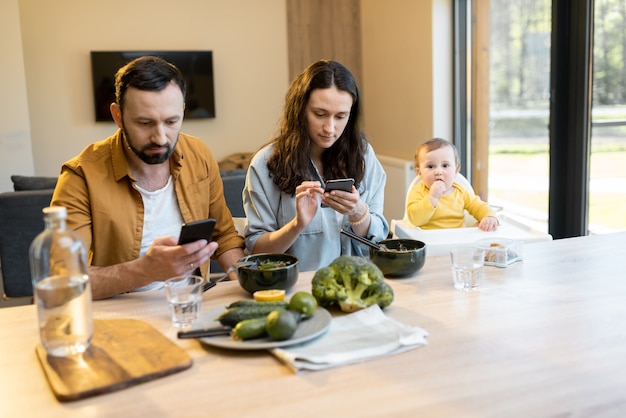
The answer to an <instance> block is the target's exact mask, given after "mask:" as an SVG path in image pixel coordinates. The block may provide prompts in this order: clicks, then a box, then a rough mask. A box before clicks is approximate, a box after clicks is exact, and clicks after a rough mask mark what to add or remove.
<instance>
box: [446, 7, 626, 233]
mask: <svg viewBox="0 0 626 418" xmlns="http://www.w3.org/2000/svg"><path fill="white" fill-rule="evenodd" d="M458 3H459V4H466V5H467V9H466V10H467V11H468V13H469V11H470V10H471V13H473V19H471V21H472V22H473V24H471V25H468V28H467V33H468V38H469V39H471V42H468V43H467V44H470V45H471V46H470V47H468V54H469V55H471V59H470V61H471V64H468V65H467V66H466V68H467V70H468V71H472V73H473V76H472V77H467V78H465V79H463V78H459V80H469V81H468V82H469V83H471V84H472V85H471V86H467V87H465V88H464V89H461V90H460V91H463V90H466V91H467V92H468V93H467V94H469V95H471V97H472V100H471V101H470V102H471V103H473V104H474V106H475V107H474V108H473V109H469V111H468V114H471V115H472V118H471V119H470V122H469V123H470V126H471V127H472V128H471V129H469V128H468V129H467V130H466V132H468V135H467V137H466V138H465V140H464V138H460V139H459V138H457V141H460V142H461V143H465V144H468V145H467V146H468V148H469V149H471V150H472V151H471V152H469V153H468V155H470V157H471V161H472V164H471V167H472V172H471V173H469V174H470V177H471V178H472V182H473V183H474V186H475V188H476V189H478V190H481V191H482V192H481V195H482V197H483V198H485V199H487V200H488V201H489V203H490V204H492V205H495V206H499V207H502V208H503V213H504V214H505V215H507V216H510V217H512V218H514V219H516V220H518V221H520V222H523V223H525V224H526V225H528V226H530V227H533V228H535V229H538V230H541V231H544V232H552V231H551V230H550V228H551V226H550V225H551V224H552V228H553V229H555V230H557V231H559V230H560V229H559V225H557V226H556V227H555V224H557V223H558V221H560V220H561V218H562V217H568V216H573V217H576V216H578V217H579V218H584V219H583V221H581V224H584V225H586V227H585V228H582V229H581V231H582V233H604V232H612V231H616V230H625V229H626V217H625V216H624V215H623V209H622V208H623V207H625V206H626V67H625V61H626V52H625V49H626V2H624V0H595V1H593V0H573V3H577V6H572V3H565V2H561V4H560V5H558V4H557V3H558V2H557V1H555V2H554V3H555V4H557V7H556V8H555V4H553V1H551V0H490V2H489V1H485V2H483V0H478V1H477V0H474V2H473V3H472V2H471V1H467V2H465V1H460V0H459V1H458ZM486 4H487V6H486ZM581 5H583V6H589V5H593V8H590V9H589V10H587V11H586V12H585V13H583V14H582V15H583V17H590V15H593V16H595V20H593V25H591V26H592V27H593V53H592V54H591V53H590V54H589V59H588V62H586V63H584V65H583V66H582V68H583V70H584V69H585V65H586V68H593V73H592V74H591V75H590V76H591V77H592V80H593V88H592V89H590V90H592V94H591V98H592V107H591V108H592V109H593V111H592V112H591V114H590V115H589V116H588V117H589V120H590V124H589V125H590V127H591V128H590V129H588V130H585V129H586V128H585V126H586V125H585V124H582V129H580V126H579V127H578V128H572V129H569V128H568V129H569V130H568V129H566V130H563V131H561V130H560V127H561V126H562V125H568V126H569V125H570V124H571V125H572V126H574V125H575V124H576V122H578V121H579V120H578V119H577V118H578V117H579V114H578V113H575V112H579V111H580V112H581V113H583V114H584V112H588V111H589V110H591V109H589V107H588V106H587V109H586V110H585V109H582V107H585V106H582V105H583V104H585V103H584V102H585V100H584V97H585V96H584V94H583V95H580V96H579V98H578V100H580V103H581V106H579V107H580V108H581V109H578V108H576V109H573V106H572V103H563V102H564V101H567V100H569V98H564V97H563V95H558V96H557V95H555V97H551V95H552V94H553V92H554V91H555V90H554V89H555V88H556V87H558V85H557V84H558V83H559V81H560V80H559V77H556V81H555V77H553V76H554V74H552V75H551V69H554V68H555V66H554V65H553V64H554V63H551V60H554V58H553V57H554V56H555V52H558V51H552V50H551V47H552V42H554V39H566V42H570V43H571V45H575V46H576V48H581V49H582V50H583V51H581V55H582V54H583V53H584V46H585V44H584V42H579V39H581V38H579V37H577V36H573V35H572V33H567V37H562V36H563V34H554V33H552V30H553V27H557V28H559V29H560V28H563V27H564V26H565V24H566V23H567V24H570V23H571V22H565V23H564V22H563V14H561V15H559V16H556V17H555V18H559V19H561V21H560V22H559V25H553V16H552V13H553V10H559V11H561V10H562V9H563V8H568V7H572V8H574V7H578V8H579V9H580V6H581ZM565 15H566V16H567V15H568V14H567V13H565ZM574 24H579V23H578V22H574ZM485 25H487V27H488V28H489V30H488V31H486V30H484V28H485ZM580 25H581V26H584V24H583V23H580ZM457 29H459V26H457ZM570 30H571V29H570ZM559 36H561V38H559ZM461 39H463V38H462V37H461ZM588 39H591V37H589V38H588ZM583 40H584V39H583ZM589 44H591V42H588V43H587V45H589ZM484 51H488V53H484ZM461 54H462V51H461ZM556 56H558V57H559V59H561V57H560V56H559V55H558V54H557V55H556ZM570 58H571V54H570V55H566V56H564V57H563V60H565V59H570ZM592 58H593V62H592V61H591V60H592ZM559 64H560V65H561V67H559V66H556V68H561V69H562V68H564V67H563V66H562V65H563V63H562V62H559ZM565 68H568V67H567V66H566V67H565ZM572 71H573V72H574V71H576V70H575V69H572ZM561 74H563V71H561ZM563 76H564V77H565V78H567V77H569V76H570V75H569V74H563ZM581 78H584V77H581ZM581 78H575V77H572V78H571V79H568V82H570V83H572V84H573V85H575V86H576V87H575V89H577V90H576V93H577V92H579V91H582V92H583V93H584V90H585V86H584V85H580V84H582V83H580V79H581ZM575 83H579V84H575ZM572 84H570V87H569V88H570V89H571V88H572V87H571V85H572ZM555 86H556V87H555ZM557 91H558V90H557ZM580 97H582V100H581V99H580ZM458 99H459V97H457V100H458ZM551 99H553V101H561V103H557V107H556V109H558V112H557V113H558V115H556V117H558V118H557V119H555V115H554V114H553V115H552V116H551V109H552V113H554V109H555V107H554V106H555V104H554V103H551ZM572 102H573V103H578V102H574V101H572ZM480 103H486V104H487V105H488V107H489V111H488V112H480V111H479V109H477V108H476V106H477V105H478V104H480ZM576 106H577V105H576ZM563 110H565V111H563ZM460 116H461V115H457V117H456V120H457V123H458V122H459V120H461V121H462V117H460ZM551 127H552V129H551ZM555 127H557V128H559V129H555ZM551 130H552V132H551ZM456 132H457V133H459V132H465V131H464V130H463V129H460V130H458V129H457V131H456ZM572 132H573V133H574V135H572ZM551 135H552V137H551ZM559 135H560V137H557V138H555V136H559ZM573 136H579V138H575V139H571V141H570V137H573ZM555 144H556V145H557V146H555ZM589 144H590V145H591V146H590V147H589V148H590V150H587V148H588V145H589ZM551 148H553V149H552V150H551ZM568 148H576V149H577V150H578V151H579V152H578V155H579V156H580V161H578V160H576V159H575V158H571V157H570V155H569V154H568V153H567V152H563V150H566V151H568ZM555 150H556V151H555ZM551 151H552V153H553V154H552V156H551V154H550V152H551ZM573 154H576V153H573ZM551 158H552V160H551ZM555 159H556V162H559V163H560V162H561V161H565V164H566V165H567V164H572V161H577V162H575V164H580V170H578V171H577V167H574V168H573V171H574V172H575V173H578V172H584V173H588V176H586V175H583V176H582V178H579V179H577V180H575V179H572V181H571V182H568V179H559V181H560V183H559V182H556V184H562V185H563V187H558V188H566V189H567V190H565V191H563V190H560V191H559V190H554V189H556V188H555V186H554V184H555V182H554V181H551V179H550V175H551V173H552V176H553V180H554V176H555V174H554V173H555V172H556V173H559V174H558V175H559V176H565V175H563V174H560V173H561V172H562V171H559V170H558V169H555V167H552V169H551V167H550V166H551V164H552V165H553V166H556V165H559V164H555ZM587 167H588V168H589V170H588V171H587ZM569 169H570V170H572V168H571V167H570V168H569ZM563 172H565V171H563ZM580 183H586V185H585V187H581V188H580V190H581V192H580V196H578V195H576V193H574V192H577V191H579V186H580ZM551 187H552V189H553V190H552V192H551V190H550V188H551ZM570 192H572V193H570ZM563 195H564V196H566V197H568V196H570V195H574V196H577V197H576V199H575V202H574V203H575V204H571V202H567V203H563V205H562V206H561V207H560V208H558V209H559V210H557V211H555V209H554V206H558V205H560V204H561V203H562V201H563V199H562V198H561V196H563ZM555 202H556V203H555ZM551 205H552V206H553V208H552V209H551V208H550V206H551ZM575 205H580V206H583V208H582V209H580V210H573V209H572V208H571V207H572V206H575ZM550 217H552V218H553V219H552V221H551V220H550ZM555 235H558V234H555ZM558 237H559V236H557V238H558Z"/></svg>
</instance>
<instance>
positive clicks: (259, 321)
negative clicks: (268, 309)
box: [232, 316, 266, 340]
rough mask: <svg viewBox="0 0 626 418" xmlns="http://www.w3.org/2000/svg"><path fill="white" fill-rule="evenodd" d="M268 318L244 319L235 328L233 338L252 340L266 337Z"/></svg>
mask: <svg viewBox="0 0 626 418" xmlns="http://www.w3.org/2000/svg"><path fill="white" fill-rule="evenodd" d="M265 322H266V317H265V316H261V317H259V318H251V319H244V320H243V321H239V322H238V323H237V325H235V328H233V331H232V336H233V338H235V339H236V340H251V339H253V338H259V337H262V336H264V335H265V333H266V331H265Z"/></svg>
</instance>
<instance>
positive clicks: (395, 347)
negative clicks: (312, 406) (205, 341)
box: [270, 305, 428, 372]
mask: <svg viewBox="0 0 626 418" xmlns="http://www.w3.org/2000/svg"><path fill="white" fill-rule="evenodd" d="M427 336H428V332H426V331H425V330H423V329H422V328H419V327H412V326H408V325H406V324H403V323H401V322H399V321H397V320H395V319H393V318H390V317H388V316H387V315H385V314H384V313H383V312H382V310H381V309H380V307H379V306H378V305H372V306H370V307H369V308H366V309H362V310H360V311H357V312H354V313H351V314H348V315H345V316H341V317H337V318H333V320H332V321H331V324H330V327H329V329H328V332H326V334H324V335H322V336H321V337H319V338H316V339H315V340H313V341H311V342H307V343H303V344H299V345H296V346H290V347H284V348H274V349H272V350H270V351H271V352H272V354H274V355H275V356H276V357H278V359H280V360H281V361H282V362H283V363H285V364H286V365H287V366H288V367H289V368H291V369H292V370H293V371H294V372H297V371H299V370H304V369H307V370H321V369H326V368H330V367H337V366H342V365H346V364H352V363H358V362H362V361H365V360H371V359H374V358H378V357H383V356H387V355H391V354H397V353H402V352H404V351H407V350H411V349H413V348H418V347H422V346H424V345H426V344H427V341H426V337H427Z"/></svg>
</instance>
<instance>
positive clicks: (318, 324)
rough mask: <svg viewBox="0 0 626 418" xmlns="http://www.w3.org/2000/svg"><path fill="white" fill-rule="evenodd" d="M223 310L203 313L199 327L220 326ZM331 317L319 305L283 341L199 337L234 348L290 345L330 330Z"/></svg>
mask: <svg viewBox="0 0 626 418" xmlns="http://www.w3.org/2000/svg"><path fill="white" fill-rule="evenodd" d="M223 311H224V308H217V309H213V310H210V311H209V312H207V313H205V314H203V315H202V316H201V317H200V318H199V320H198V325H197V327H198V328H203V327H212V326H216V325H217V326H219V322H217V321H216V320H215V318H217V317H218V316H219V315H220V314H221V313H222V312H223ZM331 319H332V316H331V315H330V313H329V312H328V311H327V310H326V309H324V308H320V307H318V308H317V309H316V310H315V313H314V314H313V316H312V317H311V318H309V319H304V320H302V321H300V323H299V324H298V328H297V329H296V332H295V334H293V337H291V338H290V339H288V340H283V341H274V340H272V339H271V338H269V337H264V338H257V339H254V340H246V341H237V340H233V339H232V338H231V337H230V336H229V335H219V336H215V337H204V338H199V340H200V341H202V342H203V343H204V344H206V345H210V346H213V347H219V348H228V349H232V350H265V349H269V348H277V347H286V346H289V345H295V344H300V343H303V342H306V341H309V340H312V339H313V338H315V337H318V336H320V335H322V334H323V333H324V332H326V330H328V327H329V326H330V321H331ZM194 328H195V327H194Z"/></svg>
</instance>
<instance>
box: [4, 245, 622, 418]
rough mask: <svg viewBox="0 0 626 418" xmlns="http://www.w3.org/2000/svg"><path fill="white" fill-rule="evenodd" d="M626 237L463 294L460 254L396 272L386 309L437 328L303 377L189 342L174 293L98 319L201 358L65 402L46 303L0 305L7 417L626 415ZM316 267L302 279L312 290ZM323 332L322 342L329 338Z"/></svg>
mask: <svg viewBox="0 0 626 418" xmlns="http://www.w3.org/2000/svg"><path fill="white" fill-rule="evenodd" d="M625 266H626V233H613V234H606V235H594V236H586V237H577V238H569V239H557V240H554V241H545V242H537V243H529V244H524V245H523V260H522V261H519V262H516V263H513V264H511V265H509V266H508V267H506V268H498V267H493V266H489V267H485V268H484V279H483V282H482V286H481V287H480V289H479V290H477V291H473V292H465V291H459V290H456V289H455V288H454V287H453V284H452V275H451V269H450V259H449V256H446V255H441V256H433V257H428V258H427V260H426V264H425V265H424V267H423V268H422V269H421V270H420V271H419V272H417V273H416V274H415V275H413V276H410V277H406V278H399V279H388V280H387V281H388V283H389V284H390V285H391V286H392V288H393V290H394V293H395V300H394V302H393V304H392V305H391V306H390V307H388V308H387V309H385V311H384V312H385V313H386V314H387V315H389V316H391V317H393V318H395V319H397V320H400V321H402V322H404V323H406V324H408V325H415V326H419V327H421V328H423V329H425V330H426V331H427V332H428V344H427V345H425V346H422V347H419V348H415V349H412V350H409V351H406V352H403V353H400V354H395V355H390V356H386V357H382V358H377V359H375V360H369V361H364V362H361V363H357V364H351V365H344V366H339V367H333V368H329V369H325V370H318V371H301V372H297V373H295V372H293V371H291V370H290V369H289V368H288V367H286V366H285V365H284V364H283V363H281V362H280V361H279V360H278V359H277V358H276V357H275V356H273V355H272V354H271V353H269V352H268V351H266V350H251V351H242V350H229V349H222V348H214V347H211V346H207V345H205V344H204V343H202V342H201V341H198V340H196V339H178V338H177V329H176V328H174V327H173V326H172V325H171V319H170V316H169V311H168V305H167V303H166V301H165V295H164V293H163V291H152V292H142V293H129V294H124V295H120V296H117V297H114V298H111V299H108V300H103V301H95V302H94V303H93V315H94V318H95V319H115V318H130V319H139V320H142V321H145V322H146V323H148V324H150V325H152V326H153V327H154V328H156V329H157V330H158V331H160V332H161V333H162V334H163V335H164V336H166V337H167V338H168V339H169V340H171V341H173V342H174V343H175V344H176V345H177V346H179V347H180V348H182V349H183V350H184V351H185V352H186V353H188V354H189V356H190V357H191V358H192V360H193V365H192V366H191V367H190V368H188V369H186V370H183V371H180V372H178V373H174V374H170V375H167V376H164V377H162V378H159V379H155V380H151V381H148V382H145V383H141V384H137V385H134V386H131V387H128V388H125V389H122V390H118V391H114V392H111V393H107V394H102V395H98V396H92V397H88V398H86V399H81V400H76V401H71V402H60V401H59V400H57V399H56V398H55V396H54V393H53V392H52V390H51V388H50V386H49V384H48V380H47V379H46V376H45V374H44V372H43V370H42V367H41V365H40V363H39V361H38V358H37V356H36V354H35V347H36V346H37V345H38V344H39V334H38V329H37V319H36V309H35V306H33V305H29V306H20V307H10V308H4V309H0V323H1V324H2V325H1V326H0V341H1V342H0V365H1V366H0V373H1V378H0V416H2V417H25V416H45V417H74V416H76V417H109V416H115V417H209V416H210V417H231V416H232V417H234V416H237V417H266V416H268V417H269V416H271V417H312V416H323V417H339V416H341V417H417V416H427V417H557V416H568V417H613V416H614V417H618V416H619V417H621V416H625V415H626V273H625V270H626V268H625ZM313 274H314V272H301V273H300V276H299V280H298V283H297V284H296V286H295V288H294V289H293V290H292V291H290V292H289V293H288V295H287V297H289V295H290V294H293V292H295V291H297V290H306V291H310V290H311V279H312V277H313ZM247 298H250V296H249V295H248V294H247V293H246V292H245V291H244V290H242V289H241V288H240V287H239V285H238V283H237V282H221V283H219V284H218V285H217V286H215V287H214V288H212V289H211V290H209V291H208V292H206V293H205V294H204V298H203V312H207V311H209V310H211V309H215V308H218V307H221V306H225V305H226V304H228V303H230V302H232V301H235V300H239V299H247ZM320 338H323V336H322V337H320Z"/></svg>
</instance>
